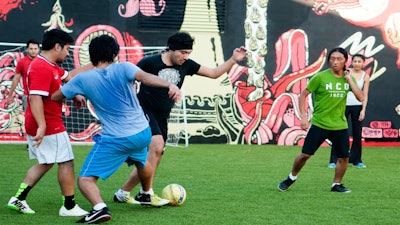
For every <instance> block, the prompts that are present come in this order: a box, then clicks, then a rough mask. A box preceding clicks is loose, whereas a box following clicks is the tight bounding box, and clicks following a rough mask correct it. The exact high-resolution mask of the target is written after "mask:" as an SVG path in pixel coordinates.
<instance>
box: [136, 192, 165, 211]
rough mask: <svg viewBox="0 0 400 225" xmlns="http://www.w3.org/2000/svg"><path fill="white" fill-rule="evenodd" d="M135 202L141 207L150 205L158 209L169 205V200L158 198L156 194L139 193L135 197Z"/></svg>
mask: <svg viewBox="0 0 400 225" xmlns="http://www.w3.org/2000/svg"><path fill="white" fill-rule="evenodd" d="M135 200H136V201H138V202H140V204H141V205H151V206H155V207H160V206H164V205H168V204H169V200H167V199H163V198H160V197H158V196H157V195H156V194H153V195H150V194H143V193H140V192H139V193H138V194H137V195H136V196H135Z"/></svg>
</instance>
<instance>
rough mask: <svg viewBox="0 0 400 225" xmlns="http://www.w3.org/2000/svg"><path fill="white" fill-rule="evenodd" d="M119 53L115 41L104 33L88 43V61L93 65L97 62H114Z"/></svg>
mask: <svg viewBox="0 0 400 225" xmlns="http://www.w3.org/2000/svg"><path fill="white" fill-rule="evenodd" d="M118 53H119V45H118V43H117V41H116V40H115V39H114V38H113V37H111V36H109V35H106V34H103V35H101V36H98V37H96V38H94V39H93V40H92V41H91V42H90V44H89V55H90V61H91V62H92V64H93V65H94V66H97V65H98V64H99V62H110V63H112V62H114V59H115V57H116V56H117V55H118Z"/></svg>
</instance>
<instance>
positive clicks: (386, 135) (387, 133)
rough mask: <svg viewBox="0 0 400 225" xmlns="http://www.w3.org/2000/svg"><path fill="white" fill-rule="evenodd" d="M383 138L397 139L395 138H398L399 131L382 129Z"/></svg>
mask: <svg viewBox="0 0 400 225" xmlns="http://www.w3.org/2000/svg"><path fill="white" fill-rule="evenodd" d="M383 137H384V138H397V137H399V131H398V130H397V129H384V130H383Z"/></svg>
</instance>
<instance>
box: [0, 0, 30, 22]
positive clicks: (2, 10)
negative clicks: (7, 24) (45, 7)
mask: <svg viewBox="0 0 400 225" xmlns="http://www.w3.org/2000/svg"><path fill="white" fill-rule="evenodd" d="M37 2H38V0H37V1H31V2H29V4H31V5H33V4H35V3H37ZM22 4H27V0H12V1H11V0H8V1H7V0H2V1H0V21H1V20H3V21H6V20H7V15H8V13H9V12H10V11H12V10H13V9H19V10H21V11H22V10H23V8H22Z"/></svg>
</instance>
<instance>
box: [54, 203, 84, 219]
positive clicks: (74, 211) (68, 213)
mask: <svg viewBox="0 0 400 225" xmlns="http://www.w3.org/2000/svg"><path fill="white" fill-rule="evenodd" d="M86 214H88V212H86V211H85V210H83V209H81V207H79V205H78V204H75V206H74V208H72V209H69V210H68V209H67V208H65V206H61V208H60V212H59V215H60V216H84V215H86Z"/></svg>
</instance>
